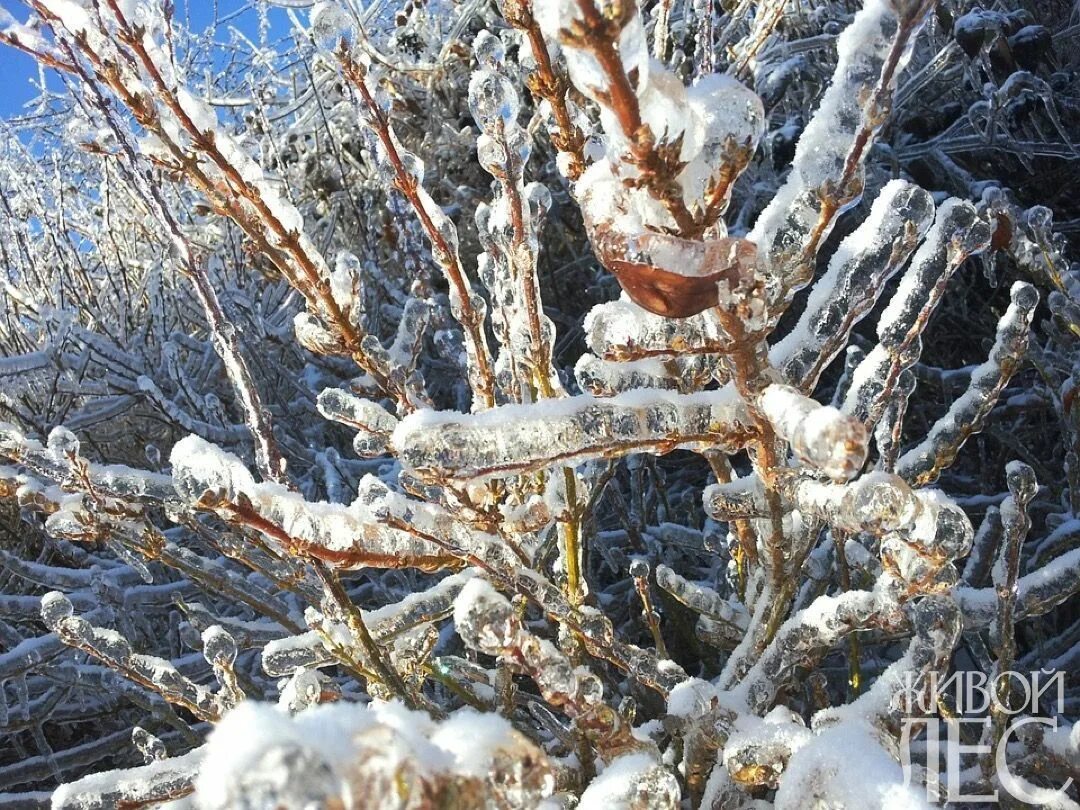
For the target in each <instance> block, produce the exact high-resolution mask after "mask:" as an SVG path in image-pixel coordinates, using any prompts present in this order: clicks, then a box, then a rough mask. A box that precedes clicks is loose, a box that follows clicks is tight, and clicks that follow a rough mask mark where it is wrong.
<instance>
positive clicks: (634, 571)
mask: <svg viewBox="0 0 1080 810" xmlns="http://www.w3.org/2000/svg"><path fill="white" fill-rule="evenodd" d="M630 576H632V577H633V578H634V579H647V578H648V576H649V564H648V563H647V562H645V560H643V559H641V558H640V557H639V558H637V559H635V560H634V561H633V562H631V563H630Z"/></svg>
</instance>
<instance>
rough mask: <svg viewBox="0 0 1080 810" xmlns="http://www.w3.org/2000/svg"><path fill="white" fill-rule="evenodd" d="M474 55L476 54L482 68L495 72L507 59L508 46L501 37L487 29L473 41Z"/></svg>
mask: <svg viewBox="0 0 1080 810" xmlns="http://www.w3.org/2000/svg"><path fill="white" fill-rule="evenodd" d="M473 53H474V54H476V61H477V64H479V65H480V67H482V68H488V69H489V70H494V69H495V68H497V67H499V66H500V65H502V63H503V60H504V59H506V46H504V45H503V41H502V40H501V39H499V37H497V36H496V35H495V34H493V33H491V32H490V31H488V30H487V29H486V28H485V29H484V30H483V31H481V32H480V33H479V34H477V35H476V39H474V40H473Z"/></svg>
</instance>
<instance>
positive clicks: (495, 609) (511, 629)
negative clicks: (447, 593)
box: [454, 579, 521, 655]
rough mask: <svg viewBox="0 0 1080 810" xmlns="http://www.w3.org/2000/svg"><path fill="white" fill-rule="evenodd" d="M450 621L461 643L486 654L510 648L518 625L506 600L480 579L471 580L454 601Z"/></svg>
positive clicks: (497, 653) (517, 632)
mask: <svg viewBox="0 0 1080 810" xmlns="http://www.w3.org/2000/svg"><path fill="white" fill-rule="evenodd" d="M454 624H455V625H456V626H457V631H458V635H460V636H461V638H462V640H463V641H464V642H465V644H466V645H467V646H469V647H472V648H473V649H476V650H478V651H479V652H482V653H486V654H487V655H499V654H500V653H501V652H502V651H503V650H505V649H507V648H508V647H511V646H512V645H513V644H514V642H515V640H516V638H517V636H518V635H519V633H520V632H521V624H520V622H519V621H518V619H517V617H516V616H515V615H514V611H513V608H511V606H510V602H509V601H508V600H507V599H506V597H504V596H503V595H502V594H500V593H499V592H498V591H496V590H495V589H494V588H493V587H491V585H490V584H489V583H488V582H486V581H484V580H482V579H472V580H469V583H468V584H467V585H466V586H465V587H464V588H462V589H461V593H460V594H458V597H457V599H455V600H454Z"/></svg>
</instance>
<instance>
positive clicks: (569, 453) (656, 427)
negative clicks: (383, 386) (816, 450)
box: [392, 389, 749, 480]
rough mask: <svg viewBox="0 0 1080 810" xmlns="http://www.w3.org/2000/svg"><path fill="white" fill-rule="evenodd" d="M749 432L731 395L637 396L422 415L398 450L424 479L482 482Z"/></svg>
mask: <svg viewBox="0 0 1080 810" xmlns="http://www.w3.org/2000/svg"><path fill="white" fill-rule="evenodd" d="M748 426H749V425H748V418H747V416H746V412H745V406H744V405H743V403H742V402H741V400H739V398H738V397H737V396H736V395H735V394H734V392H733V391H731V390H730V389H722V390H719V391H713V392H703V393H697V394H686V395H680V394H673V393H668V392H665V391H655V390H649V389H638V390H636V391H631V392H628V393H625V394H620V395H618V396H615V397H611V398H610V399H595V398H593V397H589V396H578V397H571V398H568V399H563V400H558V401H551V402H545V403H537V404H534V405H531V406H518V405H504V406H501V407H499V408H494V409H492V410H491V411H487V412H484V413H481V414H475V415H472V416H465V415H463V414H458V413H436V412H434V411H418V412H416V413H414V414H410V415H409V416H407V417H406V418H405V419H404V420H402V422H401V424H400V425H399V426H398V428H397V429H396V430H395V431H394V435H393V440H392V443H393V446H394V448H395V450H396V451H397V452H398V453H399V455H400V457H401V460H402V462H403V463H404V464H405V465H407V466H408V468H410V469H411V470H412V471H414V472H415V473H416V474H418V475H422V476H425V477H433V478H437V477H440V476H449V477H453V478H462V479H470V480H476V479H483V478H489V477H498V476H507V475H513V474H517V473H520V472H525V471H528V470H536V469H543V468H544V467H548V466H552V465H554V464H556V463H560V462H561V463H566V462H571V461H573V462H578V463H579V462H581V461H585V460H587V459H590V458H602V457H605V456H606V455H608V454H610V453H612V452H620V448H622V450H621V452H625V450H627V449H630V448H634V449H638V450H649V451H652V452H666V451H667V450H670V449H673V448H675V447H678V446H681V445H688V446H693V445H707V444H715V445H717V446H727V447H733V446H737V445H739V444H740V443H741V442H742V441H744V440H745V439H744V437H745V433H746V431H747V429H748Z"/></svg>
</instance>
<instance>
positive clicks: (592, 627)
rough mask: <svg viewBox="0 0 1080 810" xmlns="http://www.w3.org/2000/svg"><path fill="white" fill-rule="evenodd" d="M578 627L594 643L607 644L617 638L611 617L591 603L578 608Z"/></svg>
mask: <svg viewBox="0 0 1080 810" xmlns="http://www.w3.org/2000/svg"><path fill="white" fill-rule="evenodd" d="M578 627H579V628H580V630H581V634H582V635H583V636H585V638H587V639H588V640H589V641H590V642H592V643H593V644H597V645H601V646H607V645H610V644H611V643H612V642H613V641H614V640H615V629H614V628H613V627H612V626H611V619H609V618H608V617H607V616H605V615H604V613H603V612H602V611H600V610H597V609H596V608H594V607H591V606H589V605H582V606H581V607H579V608H578Z"/></svg>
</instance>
